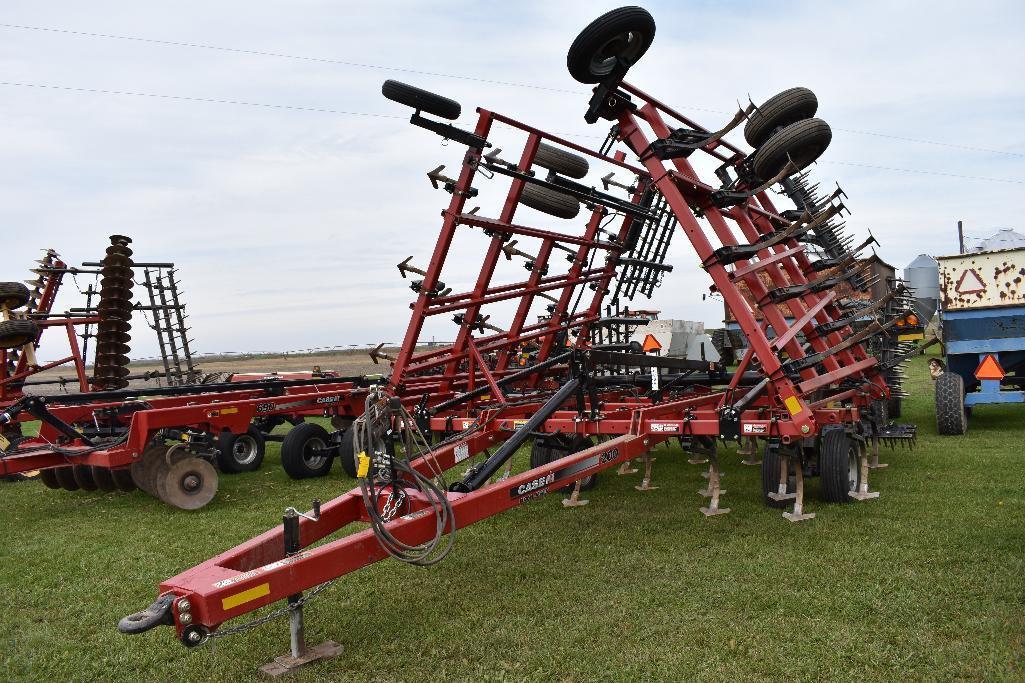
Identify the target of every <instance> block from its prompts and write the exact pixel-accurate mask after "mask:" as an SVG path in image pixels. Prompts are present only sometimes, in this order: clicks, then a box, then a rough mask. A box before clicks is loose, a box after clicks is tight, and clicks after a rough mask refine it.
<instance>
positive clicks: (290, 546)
mask: <svg viewBox="0 0 1025 683" xmlns="http://www.w3.org/2000/svg"><path fill="white" fill-rule="evenodd" d="M300 517H305V518H306V519H308V520H311V521H313V522H316V521H317V520H319V519H320V501H319V500H315V501H313V514H312V515H307V514H303V513H301V512H299V511H298V510H296V509H295V508H288V509H287V510H285V516H284V517H283V518H282V522H283V523H284V527H285V556H286V557H291V556H293V555H296V554H297V553H298V552H299V550H300V549H301V546H300V543H299V518H300ZM288 604H289V607H290V611H289V614H288V633H289V636H290V637H291V641H292V652H291V654H290V655H282V656H280V657H275V658H274V661H272V662H270V663H268V664H264V665H263V666H261V667H260V671H261V672H262V673H264V674H266V675H267V676H270V677H271V678H279V677H281V676H284V675H285V674H288V673H291V672H292V671H294V670H296V669H298V668H299V667H301V666H303V665H305V664H310V663H311V662H316V661H318V660H321V659H327V658H329V657H336V656H338V655H340V654H341V653H342V650H343V648H342V646H341V645H339V644H338V643H336V642H334V641H333V640H327V641H324V642H323V643H321V644H320V645H317V646H315V647H310V648H308V647H306V634H305V632H304V628H303V596H302V593H295V594H293V595H289V596H288Z"/></svg>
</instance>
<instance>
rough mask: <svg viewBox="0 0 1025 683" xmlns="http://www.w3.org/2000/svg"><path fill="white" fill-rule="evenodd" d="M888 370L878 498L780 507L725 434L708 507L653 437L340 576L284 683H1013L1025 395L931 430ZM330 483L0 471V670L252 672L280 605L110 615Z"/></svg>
mask: <svg viewBox="0 0 1025 683" xmlns="http://www.w3.org/2000/svg"><path fill="white" fill-rule="evenodd" d="M909 374H910V375H911V377H912V380H911V382H910V390H911V393H912V394H913V396H912V398H911V399H910V400H908V401H906V403H905V416H904V418H903V419H904V420H906V421H913V422H917V423H918V424H919V427H920V430H919V433H920V438H919V446H918V448H917V449H916V450H914V451H900V450H898V451H896V452H893V453H891V452H889V451H886V452H884V453H885V458H884V460H885V461H887V462H889V463H890V467H889V468H888V469H886V470H882V471H877V472H875V473H873V477H872V487H873V489H879V490H881V491H882V497H881V498H879V499H878V500H874V501H869V502H865V503H854V504H850V505H832V506H827V505H823V504H820V503H818V502H817V500H816V494H817V492H818V482H817V481H812V482H811V483H810V484H809V488H810V500H809V504H808V508H809V509H810V510H813V511H815V512H816V513H817V514H818V517H817V518H816V519H815V520H813V521H811V522H806V523H803V524H796V525H795V524H791V523H789V522H786V521H785V520H783V519H782V518H781V517H780V513H779V511H776V510H771V509H768V508H765V507H763V506H762V505H761V503H760V501H759V483H758V468H752V467H745V466H743V465H741V464H740V463H739V460H740V458H739V457H738V456H737V455H736V454H735V453H734V452H733V451H732V450H731V451H730V452H729V453H728V454H726V455H725V457H724V458H723V461H724V467H725V471H726V477H725V480H724V485H725V487H726V488H727V489H728V494H727V495H726V496H725V498H724V504H725V505H728V506H729V507H731V508H732V509H733V511H732V512H731V513H730V514H729V515H725V516H722V517H717V518H711V519H706V518H705V517H703V516H702V515H701V514H700V513H699V512H698V511H697V508H698V505H699V504H700V503H701V500H702V499H700V498H699V497H698V496H697V495H696V494H695V491H696V490H697V489H698V488H701V487H702V486H703V484H704V480H703V479H702V478H701V477H700V469H699V468H698V467H694V466H691V465H688V464H686V462H685V460H684V459H683V458H681V457H679V456H680V451H679V449H678V448H670V449H664V448H661V447H660V448H659V449H658V451H657V455H658V462H657V463H656V465H655V483H656V484H658V485H659V486H660V487H661V488H659V489H658V490H657V491H651V492H647V493H640V492H637V491H635V490H634V489H633V486H634V485H635V484H637V483H639V480H638V476H639V475H634V476H631V477H617V476H615V475H614V474H611V473H610V474H606V475H604V476H603V477H602V480H601V482H600V483H599V485H598V488H597V489H595V490H594V491H593V492H592V493H591V494H590V499H591V504H590V505H588V506H586V507H583V508H577V509H571V510H564V509H563V508H562V506H561V505H560V503H559V498H560V497H559V496H549V497H547V498H545V499H542V500H540V501H536V502H534V503H532V504H529V505H527V506H524V507H521V508H518V509H515V510H512V511H510V512H508V513H505V514H502V515H500V516H498V517H496V518H493V519H490V520H486V521H484V522H482V523H480V524H478V525H476V526H474V527H471V528H469V529H466V530H464V531H461V532H460V533H459V534H458V536H457V539H456V546H455V549H454V551H453V553H452V554H451V555H450V556H449V557H448V559H446V560H445V561H444V562H443V563H442V564H441V565H439V566H437V567H433V568H430V569H420V568H414V567H409V566H405V565H401V564H399V563H396V562H393V561H389V562H382V563H379V564H377V565H375V566H373V567H371V568H369V569H367V570H365V571H362V572H358V573H356V574H352V575H349V576H347V577H345V578H344V579H342V580H340V581H338V582H337V583H336V585H335V586H333V587H332V588H330V589H329V590H328V591H326V592H325V593H323V594H321V596H319V597H318V598H317V599H315V600H314V601H312V602H311V603H310V606H309V607H308V608H307V635H308V638H309V640H310V642H311V643H316V642H320V641H321V640H324V639H326V638H331V639H333V640H336V641H338V642H339V643H342V644H343V645H344V646H345V648H346V652H345V654H344V655H343V656H342V657H340V658H337V659H334V660H330V661H327V662H323V663H320V664H317V665H315V666H313V667H312V668H309V669H308V670H306V671H303V672H301V673H300V674H298V675H297V676H295V678H294V680H314V679H317V680H330V679H343V678H344V679H345V680H438V679H442V678H445V679H456V680H479V679H506V680H523V679H535V680H564V681H586V680H596V679H597V680H637V679H663V680H684V679H686V680H730V679H740V680H757V679H763V680H766V679H775V680H779V679H781V678H783V677H786V678H789V679H800V680H812V679H816V680H820V679H821V680H834V679H839V680H852V679H862V680H895V679H905V680H948V679H969V680H981V679H986V680H1025V661H1023V651H1025V559H1023V555H1025V453H1023V447H1022V446H1023V443H1022V441H1023V440H1022V425H1023V423H1025V412H1023V410H1022V408H1021V407H1019V406H1008V407H996V406H994V407H982V408H980V409H977V410H976V411H975V415H974V417H973V418H972V422H971V428H970V432H969V434H968V435H967V436H966V437H945V438H940V437H938V436H937V435H936V431H935V426H934V419H933V413H932V398H931V397H932V386H931V382H930V381H929V379H928V376H927V373H926V370H925V365H924V362H921V361H917V362H916V363H915V364H914V365H913V366H912V367H911V369H910V370H909ZM348 488H350V482H349V481H347V480H345V479H343V478H342V476H341V475H340V473H339V472H338V471H337V467H336V469H335V471H334V472H333V473H332V475H331V476H330V477H328V478H326V479H321V480H314V481H305V482H293V481H290V480H288V479H287V478H286V477H285V475H284V473H283V472H282V471H281V469H280V467H279V463H278V455H277V447H276V446H272V447H271V448H270V450H269V454H268V458H267V461H266V463H265V465H264V469H263V470H262V471H260V472H258V473H253V474H249V475H241V476H233V477H222V479H221V491H220V493H219V494H218V496H217V498H216V499H215V501H214V502H213V503H212V504H210V505H209V506H207V507H206V508H205V509H203V510H200V511H198V512H194V513H186V512H181V511H175V510H172V509H169V508H167V507H166V506H164V505H163V504H161V503H159V502H158V501H156V500H154V499H152V498H149V497H147V496H145V495H144V494H141V493H135V494H130V495H124V494H121V495H114V494H100V493H94V494H85V493H81V492H76V493H68V492H63V491H49V490H46V489H44V487H43V486H42V484H40V483H38V482H25V483H19V484H0V496H2V500H3V515H4V524H3V529H4V539H3V543H2V545H0V594H2V595H3V605H4V608H3V609H2V610H0V679H2V680H5V681H7V680H54V681H56V680H60V681H64V680H161V681H162V680H173V681H176V680H182V681H206V680H215V681H222V680H223V681H237V680H249V679H256V673H255V672H256V670H257V668H258V667H259V666H260V665H261V664H264V663H265V662H267V661H269V660H270V659H271V658H272V657H273V656H275V655H278V654H282V653H284V652H285V650H286V649H287V643H288V641H287V624H286V623H285V622H283V621H277V622H273V623H271V624H268V625H264V626H261V627H259V628H258V629H256V630H255V631H251V632H249V633H247V634H244V635H240V636H234V637H232V638H226V639H224V640H222V641H219V642H218V643H217V645H216V649H213V650H211V649H210V648H201V649H199V650H195V651H193V650H186V649H185V648H183V647H182V646H181V645H179V644H178V642H177V641H176V640H175V639H174V637H173V633H172V631H171V629H168V628H161V629H157V630H154V631H151V632H149V633H147V634H144V635H142V636H136V637H126V636H121V635H119V634H118V633H117V632H116V630H115V628H114V626H115V624H116V623H117V620H118V619H119V618H120V617H122V616H123V615H125V614H127V613H129V612H132V611H135V610H137V609H141V608H142V607H144V606H145V605H147V604H149V602H150V601H151V600H152V599H153V598H154V597H155V588H156V585H157V584H158V583H159V582H160V581H161V580H162V579H164V578H166V577H168V576H171V575H173V574H176V573H178V572H180V571H182V570H183V569H186V568H188V567H190V566H192V565H194V564H196V563H198V562H201V561H203V560H205V559H207V558H208V557H210V556H212V555H214V554H216V553H218V552H220V551H222V550H224V549H226V548H228V547H230V546H233V545H235V544H236V543H238V542H241V541H243V540H246V539H248V538H250V537H251V536H253V535H255V534H256V533H258V532H262V531H264V530H265V529H266V528H268V527H269V526H271V525H273V524H275V523H276V522H277V521H279V519H280V515H281V512H282V510H283V509H284V508H285V507H286V506H289V505H296V506H307V505H308V504H309V501H310V500H311V499H312V498H314V497H320V498H321V499H324V500H326V499H329V498H330V497H332V496H334V495H337V494H338V493H341V492H343V491H345V490H347V489H348Z"/></svg>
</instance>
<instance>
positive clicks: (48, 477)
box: [39, 467, 61, 489]
mask: <svg viewBox="0 0 1025 683" xmlns="http://www.w3.org/2000/svg"><path fill="white" fill-rule="evenodd" d="M39 481H41V482H43V486H45V487H46V488H48V489H59V488H60V487H61V483H60V482H59V481H57V468H56V467H48V468H47V469H45V470H39Z"/></svg>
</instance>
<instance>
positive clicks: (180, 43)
mask: <svg viewBox="0 0 1025 683" xmlns="http://www.w3.org/2000/svg"><path fill="white" fill-rule="evenodd" d="M0 28H8V29H18V30H23V31H38V32H45V33H61V34H66V35H73V36H83V37H87V38H104V39H108V40H123V41H131V42H137V43H150V44H154V45H168V46H173V47H188V48H197V49H201V50H216V51H218V52H233V53H237V54H245V55H258V56H261V57H277V58H280V59H292V60H297V61H304V62H317V63H321V64H339V65H342V66H352V67H357V68H361V69H376V70H379V71H397V72H400V73H410V74H419V75H421V76H437V77H440V78H454V79H458V80H464V81H473V82H475V83H491V84H494V85H506V86H512V87H516V88H531V89H533V90H545V91H548V92H556V93H566V94H570V95H577V96H580V95H582V94H584V93H583V92H582V91H579V90H569V89H566V88H552V87H549V86H544V85H535V84H532V83H519V82H515V81H499V80H494V79H489V78H479V77H475V76H462V75H457V74H447V73H441V72H437V71H423V70H419V69H408V68H404V67H397V66H384V65H381V64H368V63H365V62H352V61H347V60H343V59H329V58H325V57H308V56H303V55H293V54H287V53H283V52H268V51H264V50H248V49H243V48H235V47H224V46H221V45H207V44H204V43H188V42H183V41H176V40H161V39H157V38H142V37H139V36H124V35H117V34H112V33H94V32H90V31H73V30H71V29H63V28H51V27H46V26H27V25H25V24H8V23H0ZM256 106H262V105H256ZM688 108H689V109H693V110H696V111H706V112H710V113H714V114H732V113H733V112H727V111H721V110H718V109H707V108H702V107H693V106H692V107H688ZM836 130H838V131H841V132H844V133H853V134H855V135H869V136H872V137H881V138H889V139H891V140H901V141H903V142H914V143H918V144H923V145H934V146H939V147H951V148H953V149H962V150H966V151H972V152H986V153H987V154H1004V155H1007V156H1015V157H1025V153H1021V152H1012V151H1008V150H1002V149H992V148H988V147H974V146H971V145H959V144H955V143H950V142H939V141H936V140H925V139H922V138H911V137H904V136H901V135H890V134H887V133H876V132H873V131H866V130H856V129H853V128H836Z"/></svg>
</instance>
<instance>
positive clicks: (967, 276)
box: [954, 268, 986, 294]
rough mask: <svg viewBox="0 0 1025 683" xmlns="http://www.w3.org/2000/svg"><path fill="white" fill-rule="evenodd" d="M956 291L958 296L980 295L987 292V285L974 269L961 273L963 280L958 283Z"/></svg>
mask: <svg viewBox="0 0 1025 683" xmlns="http://www.w3.org/2000/svg"><path fill="white" fill-rule="evenodd" d="M954 291H955V292H957V293H958V294H978V293H979V292H985V291H986V283H985V282H984V281H983V279H982V278H981V277H979V274H978V273H976V272H975V269H974V268H969V269H968V270H966V271H964V272H963V273H961V279H960V280H958V281H957V286H956V287H954Z"/></svg>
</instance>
